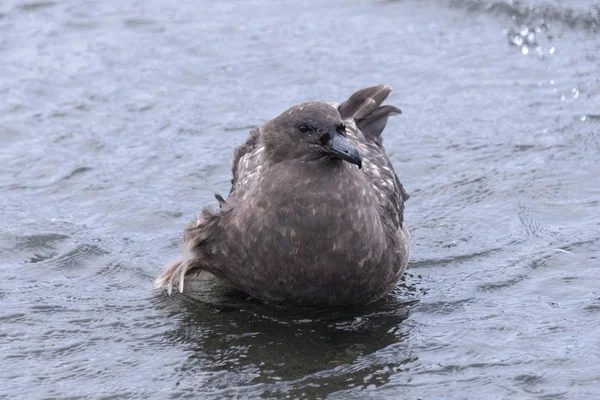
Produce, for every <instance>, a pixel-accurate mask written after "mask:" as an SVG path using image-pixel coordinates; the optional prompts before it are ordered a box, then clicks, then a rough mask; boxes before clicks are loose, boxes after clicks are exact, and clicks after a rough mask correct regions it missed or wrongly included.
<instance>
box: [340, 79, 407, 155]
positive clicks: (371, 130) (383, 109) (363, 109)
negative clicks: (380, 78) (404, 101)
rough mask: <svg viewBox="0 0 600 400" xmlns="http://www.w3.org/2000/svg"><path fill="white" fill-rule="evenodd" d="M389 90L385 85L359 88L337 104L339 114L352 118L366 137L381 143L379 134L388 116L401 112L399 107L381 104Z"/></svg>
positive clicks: (344, 117)
mask: <svg viewBox="0 0 600 400" xmlns="http://www.w3.org/2000/svg"><path fill="white" fill-rule="evenodd" d="M391 91H392V89H391V88H390V87H389V86H386V85H377V86H372V87H368V88H365V89H361V90H359V91H358V92H356V93H354V94H353V95H352V96H350V98H349V99H348V100H346V101H345V102H343V103H342V104H341V105H340V106H339V108H338V110H339V112H340V115H341V116H342V118H343V119H347V118H354V119H355V120H356V126H357V127H358V128H359V129H360V130H361V132H362V133H363V134H364V135H365V137H366V138H369V139H371V140H374V141H376V142H378V143H381V139H380V135H381V132H382V131H383V129H384V128H385V125H386V124H387V120H388V117H389V116H390V115H397V114H401V113H402V111H401V110H400V109H399V108H396V107H393V106H381V104H382V103H383V102H384V100H385V99H386V98H387V97H388V95H389V94H390V92H391Z"/></svg>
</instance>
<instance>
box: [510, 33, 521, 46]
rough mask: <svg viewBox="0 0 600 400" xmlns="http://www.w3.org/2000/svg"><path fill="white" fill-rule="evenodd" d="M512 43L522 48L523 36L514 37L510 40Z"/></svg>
mask: <svg viewBox="0 0 600 400" xmlns="http://www.w3.org/2000/svg"><path fill="white" fill-rule="evenodd" d="M510 41H511V42H512V43H513V44H515V45H517V46H522V45H523V38H522V37H521V36H519V35H515V36H513V37H512V38H511V39H510Z"/></svg>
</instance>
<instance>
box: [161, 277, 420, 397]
mask: <svg viewBox="0 0 600 400" xmlns="http://www.w3.org/2000/svg"><path fill="white" fill-rule="evenodd" d="M197 282H201V283H200V284H198V285H196V287H194V288H190V289H191V290H189V291H188V289H187V288H186V290H185V291H184V293H189V294H188V295H185V296H184V295H180V294H174V295H172V296H171V297H168V296H166V294H161V295H160V296H158V298H157V300H158V302H159V308H161V309H162V310H163V311H166V312H173V314H176V316H175V315H173V317H172V318H173V323H174V324H176V328H175V329H173V330H171V331H168V332H167V338H168V340H170V341H173V342H177V343H182V344H185V346H187V347H188V348H189V350H190V357H189V359H188V360H187V361H186V362H185V363H184V366H183V367H182V371H181V372H182V381H185V383H186V384H182V386H189V385H192V386H195V387H194V388H193V389H194V390H203V391H206V390H209V389H211V390H215V391H218V392H219V393H221V394H223V392H222V391H223V390H225V391H226V390H227V389H228V388H232V387H235V388H236V393H238V391H239V390H240V389H242V390H244V389H243V388H246V389H248V390H249V392H248V393H247V394H249V395H250V394H255V395H259V394H261V395H267V396H271V395H272V396H279V395H282V394H284V393H287V394H290V393H295V394H292V397H296V395H301V394H304V395H308V396H309V397H321V396H323V395H326V394H327V393H331V392H333V391H338V390H343V389H346V388H351V387H357V386H368V385H371V384H374V385H381V384H384V383H386V382H387V381H388V379H389V377H390V376H391V375H392V374H394V373H397V372H398V371H399V370H401V369H403V368H404V367H406V364H407V363H411V362H414V361H415V359H414V356H413V355H411V353H410V351H409V350H408V345H407V343H406V339H407V336H408V335H409V333H410V328H411V326H410V324H403V321H405V319H406V318H407V317H408V313H409V309H410V306H411V305H413V304H415V303H416V302H417V301H418V300H414V299H415V296H414V293H412V292H414V288H411V287H409V286H407V285H406V284H401V285H399V287H398V288H397V290H396V292H395V293H392V294H390V295H389V296H387V297H386V298H384V299H382V300H380V301H378V302H376V303H373V304H370V305H368V306H365V307H362V308H360V309H353V310H314V309H304V308H299V307H275V306H270V305H265V304H262V303H259V302H258V301H256V300H253V299H250V298H248V296H247V295H245V294H243V293H241V292H239V291H236V290H235V289H233V288H232V287H230V286H226V285H224V284H222V283H220V282H218V281H217V280H216V279H215V278H211V277H208V276H207V279H205V280H201V281H197ZM409 299H411V300H409ZM177 317H178V318H177ZM199 375H201V376H203V378H202V379H197V376H199ZM190 382H195V383H190ZM252 392H255V393H252ZM310 393H312V394H310Z"/></svg>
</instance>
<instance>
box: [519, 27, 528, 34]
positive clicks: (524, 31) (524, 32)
mask: <svg viewBox="0 0 600 400" xmlns="http://www.w3.org/2000/svg"><path fill="white" fill-rule="evenodd" d="M519 33H520V34H521V36H527V34H528V33H529V29H527V27H526V26H524V27H522V28H521V30H520V31H519Z"/></svg>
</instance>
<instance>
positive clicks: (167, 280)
mask: <svg viewBox="0 0 600 400" xmlns="http://www.w3.org/2000/svg"><path fill="white" fill-rule="evenodd" d="M219 198H220V199H221V200H222V199H223V198H222V197H220V196H218V197H217V199H219ZM223 202H224V200H223ZM230 210H231V208H230V207H229V206H227V207H224V208H223V209H222V210H221V212H220V213H214V212H212V211H211V210H210V209H208V208H205V209H204V210H203V211H202V213H201V214H200V216H199V217H198V219H197V221H196V222H195V223H192V224H190V225H189V226H188V227H187V228H186V229H185V231H184V234H183V252H182V255H181V256H179V257H177V258H176V259H174V260H173V261H171V262H170V263H168V264H167V265H165V266H164V267H163V269H162V273H161V274H160V275H159V276H158V277H157V278H156V279H155V280H154V283H153V284H152V288H153V289H162V288H165V289H167V292H169V295H170V294H171V293H172V291H173V288H174V287H175V288H177V289H178V290H179V293H182V292H183V284H184V281H185V278H186V275H187V277H188V278H190V277H191V278H193V277H194V275H195V274H194V272H199V271H201V270H202V269H204V267H205V266H206V264H207V263H206V262H205V261H206V259H205V258H204V255H205V254H206V253H204V252H203V248H204V243H205V242H206V241H207V240H209V239H210V238H211V237H213V235H214V234H215V232H216V231H217V229H218V221H219V219H220V218H221V215H222V213H226V212H229V211H230Z"/></svg>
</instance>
